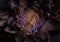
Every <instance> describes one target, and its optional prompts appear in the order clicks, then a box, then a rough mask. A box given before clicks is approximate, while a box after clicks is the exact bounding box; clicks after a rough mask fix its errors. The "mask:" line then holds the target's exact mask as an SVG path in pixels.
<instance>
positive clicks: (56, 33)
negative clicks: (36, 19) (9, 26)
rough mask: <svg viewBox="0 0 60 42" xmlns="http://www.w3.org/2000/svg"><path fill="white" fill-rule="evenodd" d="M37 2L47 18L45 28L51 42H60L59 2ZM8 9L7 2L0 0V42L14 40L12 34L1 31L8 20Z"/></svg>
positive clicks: (49, 0) (39, 0)
mask: <svg viewBox="0 0 60 42" xmlns="http://www.w3.org/2000/svg"><path fill="white" fill-rule="evenodd" d="M29 2H30V1H29ZM38 2H39V5H40V6H41V7H40V8H41V9H42V10H43V11H44V12H45V14H46V15H47V17H48V18H47V19H48V21H47V22H46V24H45V28H47V30H48V31H49V33H50V37H51V42H60V0H38ZM30 3H31V2H30ZM9 9H10V8H9V2H8V0H0V41H2V42H3V41H6V42H15V40H13V38H14V36H13V35H14V34H9V33H7V32H4V31H3V29H4V25H5V23H6V21H7V19H9V16H8V15H9V14H8V10H9ZM1 28H2V29H1ZM8 35H9V36H8ZM9 37H10V38H9ZM7 40H8V41H7Z"/></svg>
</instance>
